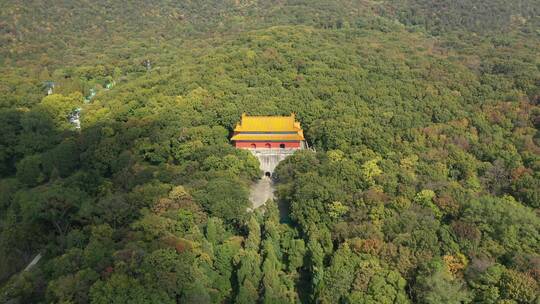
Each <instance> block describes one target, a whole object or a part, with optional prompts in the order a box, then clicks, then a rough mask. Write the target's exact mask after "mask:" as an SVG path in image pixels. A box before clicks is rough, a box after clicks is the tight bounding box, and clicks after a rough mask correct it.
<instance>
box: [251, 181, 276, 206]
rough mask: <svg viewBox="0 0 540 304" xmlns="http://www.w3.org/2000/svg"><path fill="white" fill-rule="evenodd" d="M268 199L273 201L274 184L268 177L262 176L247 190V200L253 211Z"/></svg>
mask: <svg viewBox="0 0 540 304" xmlns="http://www.w3.org/2000/svg"><path fill="white" fill-rule="evenodd" d="M269 199H274V182H273V181H272V179H271V178H270V177H268V176H263V177H261V179H259V180H258V181H257V182H256V183H255V184H253V185H252V186H251V188H250V189H249V200H250V201H251V203H252V204H253V207H252V209H253V210H255V209H257V208H259V207H260V206H262V205H264V203H266V201H268V200H269Z"/></svg>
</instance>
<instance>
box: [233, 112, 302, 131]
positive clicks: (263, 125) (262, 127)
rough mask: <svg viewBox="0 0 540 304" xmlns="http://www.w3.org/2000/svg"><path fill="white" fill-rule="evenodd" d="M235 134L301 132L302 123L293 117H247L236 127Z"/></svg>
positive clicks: (244, 116) (243, 117)
mask: <svg viewBox="0 0 540 304" xmlns="http://www.w3.org/2000/svg"><path fill="white" fill-rule="evenodd" d="M234 131H235V132H299V131H300V132H301V131H302V128H301V127H300V123H299V122H296V121H295V120H294V114H291V116H247V115H246V114H245V113H244V114H242V121H241V122H240V123H239V124H237V125H236V128H235V129H234Z"/></svg>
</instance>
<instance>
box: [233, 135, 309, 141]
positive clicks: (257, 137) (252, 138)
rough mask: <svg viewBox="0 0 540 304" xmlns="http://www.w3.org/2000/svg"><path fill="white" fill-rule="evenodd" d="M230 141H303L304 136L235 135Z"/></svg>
mask: <svg viewBox="0 0 540 304" xmlns="http://www.w3.org/2000/svg"><path fill="white" fill-rule="evenodd" d="M231 140H249V141H274V140H275V141H289V140H304V135H303V134H302V133H300V134H298V133H297V134H236V135H234V136H233V137H232V138H231Z"/></svg>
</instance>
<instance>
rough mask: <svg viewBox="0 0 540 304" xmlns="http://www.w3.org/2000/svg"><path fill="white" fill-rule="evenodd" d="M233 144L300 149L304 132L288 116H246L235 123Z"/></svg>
mask: <svg viewBox="0 0 540 304" xmlns="http://www.w3.org/2000/svg"><path fill="white" fill-rule="evenodd" d="M231 140H232V141H234V145H235V147H237V148H241V149H300V148H302V147H303V142H304V140H305V139H304V132H303V130H302V128H301V127H300V123H299V122H297V121H295V116H294V114H291V115H290V116H247V115H246V114H242V120H241V121H240V123H239V124H237V125H236V128H235V129H234V134H233V137H232V138H231Z"/></svg>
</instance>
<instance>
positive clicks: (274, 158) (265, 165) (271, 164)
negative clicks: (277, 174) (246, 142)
mask: <svg viewBox="0 0 540 304" xmlns="http://www.w3.org/2000/svg"><path fill="white" fill-rule="evenodd" d="M297 150H298V149H249V151H250V152H251V153H252V154H253V155H255V157H257V159H258V160H259V164H260V168H261V170H262V171H263V172H264V174H265V175H268V174H270V175H272V174H273V173H274V170H275V169H276V167H277V165H278V164H279V162H281V161H282V160H284V159H285V158H286V157H287V156H289V155H292V154H293V153H294V152H295V151H297Z"/></svg>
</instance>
